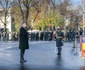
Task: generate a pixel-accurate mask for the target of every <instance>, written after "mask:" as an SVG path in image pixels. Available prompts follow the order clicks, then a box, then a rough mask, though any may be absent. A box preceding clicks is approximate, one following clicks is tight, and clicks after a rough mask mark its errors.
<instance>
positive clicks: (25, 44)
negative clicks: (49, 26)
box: [19, 27, 29, 49]
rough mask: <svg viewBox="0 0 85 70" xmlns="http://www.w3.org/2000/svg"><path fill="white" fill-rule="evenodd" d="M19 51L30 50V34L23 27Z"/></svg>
mask: <svg viewBox="0 0 85 70" xmlns="http://www.w3.org/2000/svg"><path fill="white" fill-rule="evenodd" d="M19 49H29V44H28V32H27V31H26V29H24V28H23V27H21V28H20V35H19Z"/></svg>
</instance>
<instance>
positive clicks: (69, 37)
mask: <svg viewBox="0 0 85 70" xmlns="http://www.w3.org/2000/svg"><path fill="white" fill-rule="evenodd" d="M55 33H56V31H43V32H30V33H29V40H31V41H39V40H41V41H52V40H55ZM82 33H83V30H82V29H81V30H80V31H75V30H74V29H70V30H68V31H65V32H64V37H65V40H66V41H74V40H75V35H78V36H79V35H82ZM18 35H19V34H18V33H17V32H13V33H12V40H13V41H17V40H18ZM1 38H3V40H8V39H9V34H8V33H6V35H5V34H4V32H3V33H0V40H1ZM5 38H6V39H5ZM77 38H78V37H77Z"/></svg>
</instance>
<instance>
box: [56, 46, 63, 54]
mask: <svg viewBox="0 0 85 70" xmlns="http://www.w3.org/2000/svg"><path fill="white" fill-rule="evenodd" d="M61 50H62V48H60V47H59V48H58V54H57V55H61Z"/></svg>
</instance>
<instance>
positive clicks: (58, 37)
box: [56, 28, 64, 55]
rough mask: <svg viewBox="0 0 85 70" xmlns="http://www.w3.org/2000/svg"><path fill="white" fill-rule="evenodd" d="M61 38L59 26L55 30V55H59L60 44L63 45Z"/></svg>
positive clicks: (62, 35) (61, 33) (62, 36)
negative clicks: (56, 50)
mask: <svg viewBox="0 0 85 70" xmlns="http://www.w3.org/2000/svg"><path fill="white" fill-rule="evenodd" d="M63 38H64V33H63V32H61V29H60V28H58V30H57V31H56V47H57V49H58V54H57V55H61V50H62V46H63V42H62V39H63Z"/></svg>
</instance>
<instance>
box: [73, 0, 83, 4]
mask: <svg viewBox="0 0 85 70" xmlns="http://www.w3.org/2000/svg"><path fill="white" fill-rule="evenodd" d="M72 3H73V4H74V5H80V4H81V3H82V0H72Z"/></svg>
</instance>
